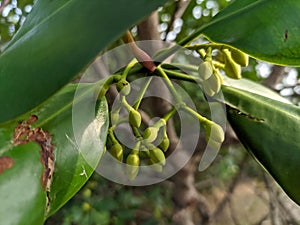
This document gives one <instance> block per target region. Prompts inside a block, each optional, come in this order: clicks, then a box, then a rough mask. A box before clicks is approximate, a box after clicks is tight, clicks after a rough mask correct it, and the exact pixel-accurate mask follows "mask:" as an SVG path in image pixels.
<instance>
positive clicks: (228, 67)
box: [223, 49, 242, 79]
mask: <svg viewBox="0 0 300 225" xmlns="http://www.w3.org/2000/svg"><path fill="white" fill-rule="evenodd" d="M223 53H224V55H225V67H224V70H225V72H226V75H227V76H228V77H230V78H233V79H240V78H241V77H242V75H241V71H242V70H241V66H240V65H239V64H237V63H236V62H235V61H234V60H233V59H232V57H231V53H230V51H229V50H228V49H224V50H223Z"/></svg>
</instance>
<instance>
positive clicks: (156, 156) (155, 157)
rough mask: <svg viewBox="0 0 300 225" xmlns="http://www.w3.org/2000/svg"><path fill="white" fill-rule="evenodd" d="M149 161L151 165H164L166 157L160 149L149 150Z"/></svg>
mask: <svg viewBox="0 0 300 225" xmlns="http://www.w3.org/2000/svg"><path fill="white" fill-rule="evenodd" d="M150 161H151V162H152V163H153V164H155V163H158V164H160V165H165V164H166V157H165V155H164V153H163V151H162V150H161V149H159V148H153V149H151V150H150Z"/></svg>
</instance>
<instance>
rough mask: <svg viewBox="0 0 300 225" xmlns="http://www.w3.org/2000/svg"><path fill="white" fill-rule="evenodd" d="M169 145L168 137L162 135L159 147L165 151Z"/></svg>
mask: <svg viewBox="0 0 300 225" xmlns="http://www.w3.org/2000/svg"><path fill="white" fill-rule="evenodd" d="M169 146H170V140H169V138H168V137H164V138H163V140H162V142H161V143H160V144H159V148H160V149H161V150H163V151H164V152H166V151H167V150H168V148H169Z"/></svg>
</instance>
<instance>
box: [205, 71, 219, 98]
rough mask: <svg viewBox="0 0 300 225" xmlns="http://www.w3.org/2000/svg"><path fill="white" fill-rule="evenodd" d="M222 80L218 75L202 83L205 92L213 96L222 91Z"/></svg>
mask: <svg viewBox="0 0 300 225" xmlns="http://www.w3.org/2000/svg"><path fill="white" fill-rule="evenodd" d="M221 84H222V83H221V80H220V79H219V77H218V76H217V75H216V74H213V76H211V77H210V78H208V79H207V80H205V81H203V82H202V87H203V90H204V92H205V93H206V94H208V95H209V96H213V95H215V94H216V93H218V92H219V91H220V89H221Z"/></svg>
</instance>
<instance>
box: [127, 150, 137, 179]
mask: <svg viewBox="0 0 300 225" xmlns="http://www.w3.org/2000/svg"><path fill="white" fill-rule="evenodd" d="M126 164H127V165H126V173H127V176H128V178H129V179H130V180H133V179H134V178H136V176H137V175H138V172H139V165H140V157H139V156H138V155H137V154H129V156H128V157H127V159H126Z"/></svg>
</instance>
